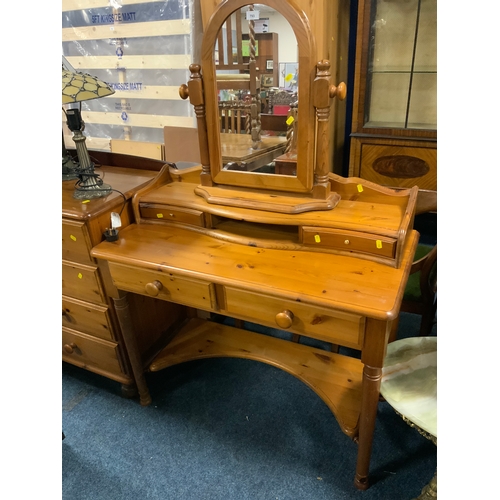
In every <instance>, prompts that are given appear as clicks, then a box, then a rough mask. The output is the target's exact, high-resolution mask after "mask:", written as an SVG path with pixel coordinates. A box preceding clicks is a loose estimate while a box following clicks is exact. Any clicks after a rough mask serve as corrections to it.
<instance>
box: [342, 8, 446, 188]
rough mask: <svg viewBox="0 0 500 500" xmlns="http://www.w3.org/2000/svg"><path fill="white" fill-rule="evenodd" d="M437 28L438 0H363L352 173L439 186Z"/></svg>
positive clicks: (386, 181)
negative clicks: (401, 0) (390, 0)
mask: <svg viewBox="0 0 500 500" xmlns="http://www.w3.org/2000/svg"><path fill="white" fill-rule="evenodd" d="M436 27H437V3H436V0H408V1H405V2H387V1H383V0H359V4H358V24H357V29H358V31H357V41H356V59H355V81H354V96H353V99H354V100H353V120H352V133H351V153H350V163H349V175H351V176H356V177H362V178H364V179H367V180H370V181H373V182H376V183H379V184H384V185H389V186H399V187H411V186H415V185H416V186H418V187H419V188H421V189H430V190H436V189H437V56H436V45H437V30H436Z"/></svg>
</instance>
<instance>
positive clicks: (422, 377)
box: [380, 337, 437, 500]
mask: <svg viewBox="0 0 500 500" xmlns="http://www.w3.org/2000/svg"><path fill="white" fill-rule="evenodd" d="M380 393H381V395H382V396H383V397H384V399H385V400H386V401H387V402H388V403H389V404H390V405H391V406H392V407H393V408H394V410H395V411H396V413H398V415H400V416H401V417H402V418H403V420H404V421H405V422H406V423H407V424H408V425H410V426H411V427H413V428H415V429H417V431H418V432H420V434H422V435H423V436H425V437H426V438H427V439H430V440H431V441H432V442H433V443H434V444H435V445H436V446H437V337H414V338H407V339H401V340H397V341H396V342H392V343H391V344H389V345H388V346H387V355H386V357H385V360H384V368H383V370H382V383H381V384H380ZM432 498H434V499H436V498H437V472H436V474H435V475H434V477H433V478H432V479H431V481H430V483H429V484H428V485H426V486H425V487H424V489H423V490H422V494H421V495H420V496H419V497H418V499H417V500H425V499H432Z"/></svg>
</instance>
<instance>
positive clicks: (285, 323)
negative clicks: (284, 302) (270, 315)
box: [275, 309, 293, 329]
mask: <svg viewBox="0 0 500 500" xmlns="http://www.w3.org/2000/svg"><path fill="white" fill-rule="evenodd" d="M275 319H276V324H277V325H278V326H279V327H280V328H283V329H286V328H290V327H291V326H292V322H293V312H292V311H289V310H288V309H285V310H284V311H281V312H279V313H278V314H277V315H276V318H275Z"/></svg>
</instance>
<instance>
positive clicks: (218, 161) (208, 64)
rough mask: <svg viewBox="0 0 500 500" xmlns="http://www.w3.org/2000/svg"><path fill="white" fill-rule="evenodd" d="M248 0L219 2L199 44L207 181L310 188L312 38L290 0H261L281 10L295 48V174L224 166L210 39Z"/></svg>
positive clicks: (287, 189) (306, 22)
mask: <svg viewBox="0 0 500 500" xmlns="http://www.w3.org/2000/svg"><path fill="white" fill-rule="evenodd" d="M253 3H254V2H251V1H249V0H223V1H222V2H221V3H220V4H219V6H218V7H217V9H216V10H215V11H214V13H213V14H212V16H211V18H210V20H209V22H208V24H207V27H206V30H205V33H204V36H203V42H202V47H201V70H202V71H201V73H202V75H203V87H204V96H205V112H206V124H207V135H208V148H209V158H210V172H211V176H212V181H213V182H214V183H215V184H219V185H228V186H238V187H246V188H258V189H269V190H276V191H285V192H298V193H300V192H302V193H303V192H310V191H311V190H312V187H313V179H314V155H315V142H316V141H315V131H316V115H315V108H314V105H313V92H312V89H313V81H314V79H315V77H316V62H315V54H316V50H315V49H316V46H315V39H314V36H313V34H312V30H311V27H310V24H309V19H308V18H307V16H306V14H305V13H304V12H303V11H302V9H300V8H299V7H298V6H297V5H296V4H295V2H294V1H293V0H287V1H286V2H284V1H283V0H263V1H261V2H259V3H260V4H263V5H267V6H269V7H271V8H273V9H274V10H276V11H277V12H278V13H279V14H281V15H282V16H283V17H284V18H285V19H286V20H287V21H288V22H289V23H290V26H291V27H292V29H293V32H294V34H295V38H296V40H297V45H298V50H299V61H298V64H299V92H298V101H299V113H300V115H299V120H298V130H297V173H296V176H288V175H277V174H263V173H258V172H241V171H232V170H223V164H222V153H221V144H220V124H219V114H218V103H217V95H218V93H217V82H216V76H215V70H216V65H215V57H214V51H215V43H216V41H217V35H218V33H219V30H220V29H221V27H222V25H223V24H224V22H225V21H226V19H227V18H228V17H229V16H230V15H231V14H232V13H233V12H234V11H236V10H239V9H241V8H242V7H245V6H248V5H251V4H253Z"/></svg>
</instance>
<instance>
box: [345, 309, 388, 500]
mask: <svg viewBox="0 0 500 500" xmlns="http://www.w3.org/2000/svg"><path fill="white" fill-rule="evenodd" d="M391 323H392V322H391V321H380V320H374V319H370V318H367V320H366V329H365V338H364V342H363V350H362V353H361V361H362V362H363V364H364V368H363V386H362V391H363V395H362V398H361V414H360V416H359V433H358V458H357V463H356V476H355V478H354V484H355V486H356V488H358V489H360V490H366V489H367V488H368V486H369V482H368V474H369V470H370V458H371V453H372V444H373V433H374V431H375V421H376V418H377V408H378V403H379V395H380V382H381V379H382V367H383V365H384V357H385V352H386V349H387V341H388V339H389V334H390V332H391V326H392V324H391Z"/></svg>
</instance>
